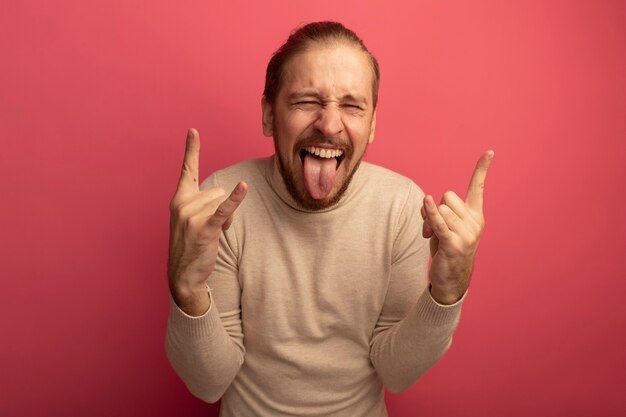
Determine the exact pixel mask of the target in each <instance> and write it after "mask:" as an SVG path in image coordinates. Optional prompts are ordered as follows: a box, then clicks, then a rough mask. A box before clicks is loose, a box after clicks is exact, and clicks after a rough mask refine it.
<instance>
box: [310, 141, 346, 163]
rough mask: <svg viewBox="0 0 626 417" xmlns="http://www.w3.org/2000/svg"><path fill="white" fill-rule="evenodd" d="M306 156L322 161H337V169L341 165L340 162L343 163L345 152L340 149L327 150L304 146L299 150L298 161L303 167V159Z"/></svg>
mask: <svg viewBox="0 0 626 417" xmlns="http://www.w3.org/2000/svg"><path fill="white" fill-rule="evenodd" d="M307 154H311V155H314V156H316V157H318V158H322V159H330V158H335V159H336V160H337V168H339V165H341V162H342V161H343V159H344V157H345V152H344V151H342V150H341V149H327V148H319V147H317V146H306V147H304V148H302V149H300V161H302V164H303V165H304V157H305V156H306V155H307Z"/></svg>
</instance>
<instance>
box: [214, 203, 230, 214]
mask: <svg viewBox="0 0 626 417" xmlns="http://www.w3.org/2000/svg"><path fill="white" fill-rule="evenodd" d="M215 215H216V216H218V217H226V216H227V215H228V211H227V210H226V207H224V205H223V204H220V205H219V206H218V207H217V209H216V210H215Z"/></svg>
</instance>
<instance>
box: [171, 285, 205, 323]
mask: <svg viewBox="0 0 626 417" xmlns="http://www.w3.org/2000/svg"><path fill="white" fill-rule="evenodd" d="M170 293H171V294H172V298H173V299H174V301H175V302H176V305H178V307H179V308H180V309H181V310H182V311H184V312H185V313H186V314H188V315H190V316H195V317H197V316H202V315H204V314H205V313H206V312H207V311H208V309H209V307H210V306H211V299H210V297H209V288H208V286H207V285H206V284H204V283H203V284H201V285H200V286H197V285H195V286H193V287H190V286H186V285H172V286H170Z"/></svg>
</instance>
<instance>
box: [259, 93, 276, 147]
mask: <svg viewBox="0 0 626 417" xmlns="http://www.w3.org/2000/svg"><path fill="white" fill-rule="evenodd" d="M261 112H262V113H263V119H262V123H263V134H264V135H265V136H267V137H270V136H272V135H273V134H274V112H273V111H272V105H271V104H270V103H269V102H268V101H267V100H266V99H265V96H263V97H262V98H261Z"/></svg>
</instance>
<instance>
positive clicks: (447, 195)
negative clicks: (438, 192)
mask: <svg viewBox="0 0 626 417" xmlns="http://www.w3.org/2000/svg"><path fill="white" fill-rule="evenodd" d="M455 196H456V194H455V193H454V191H451V190H448V191H446V192H445V193H443V197H442V199H443V200H444V201H448V202H449V201H452V199H453V198H454V197H455Z"/></svg>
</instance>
